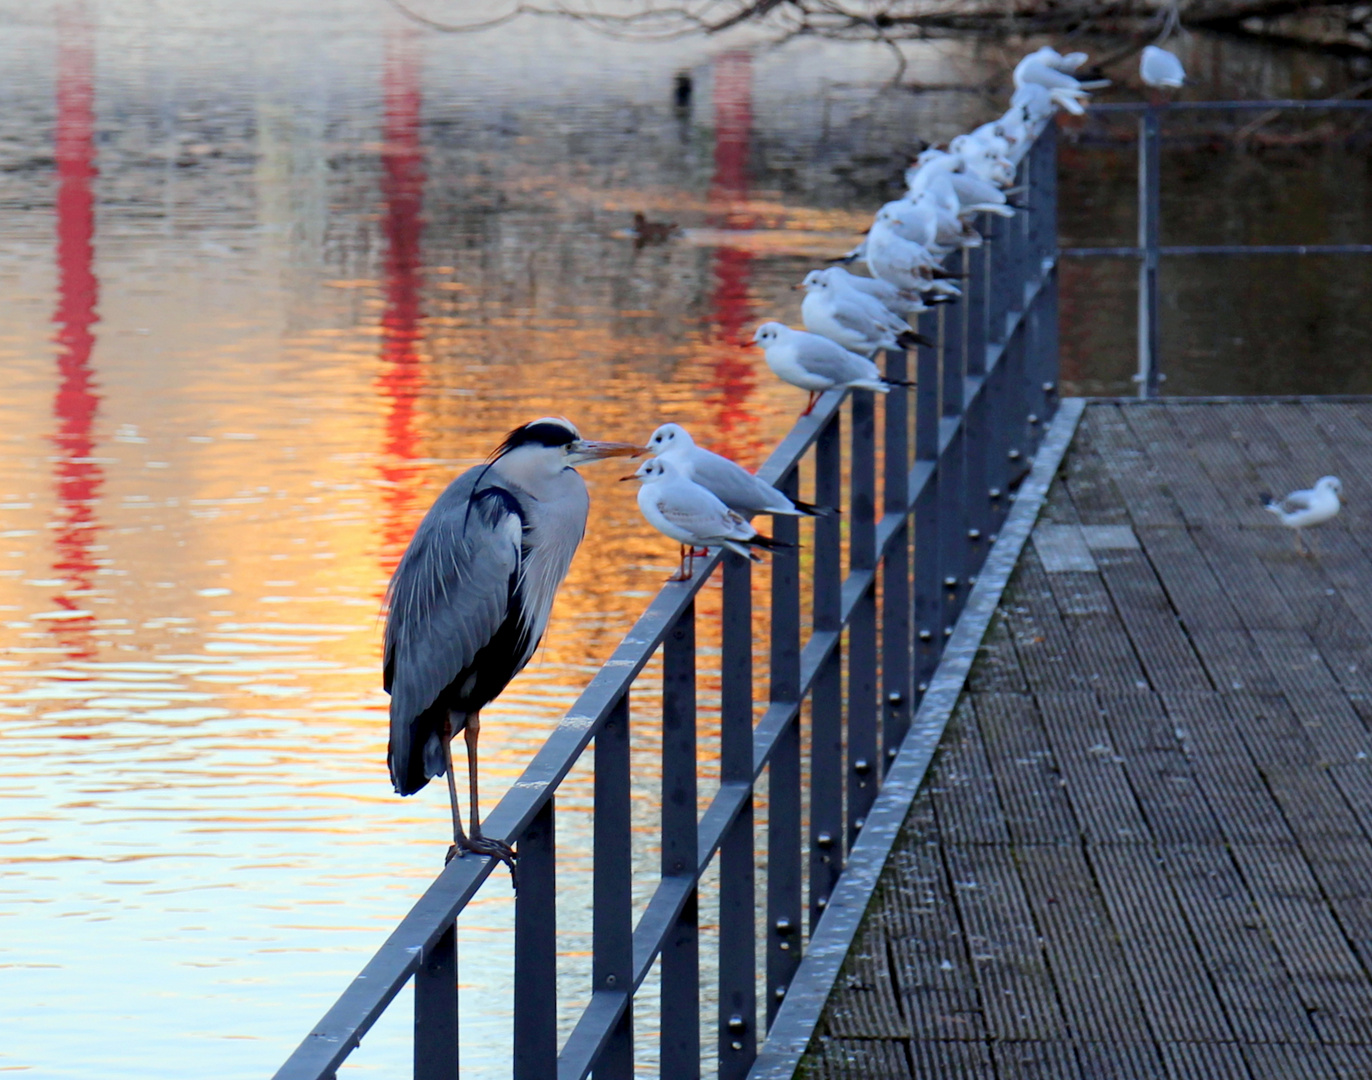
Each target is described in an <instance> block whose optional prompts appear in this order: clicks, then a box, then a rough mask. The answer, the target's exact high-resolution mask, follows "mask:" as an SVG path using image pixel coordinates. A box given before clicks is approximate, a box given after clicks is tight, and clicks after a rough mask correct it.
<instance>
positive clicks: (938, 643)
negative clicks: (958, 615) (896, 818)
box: [915, 311, 943, 705]
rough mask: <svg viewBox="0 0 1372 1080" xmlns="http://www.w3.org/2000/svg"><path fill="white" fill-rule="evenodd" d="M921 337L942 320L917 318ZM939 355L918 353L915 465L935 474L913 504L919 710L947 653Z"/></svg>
mask: <svg viewBox="0 0 1372 1080" xmlns="http://www.w3.org/2000/svg"><path fill="white" fill-rule="evenodd" d="M919 332H920V333H921V334H923V335H924V336H925V337H926V338H929V339H930V340H933V339H934V337H935V336H936V335H937V334H938V315H937V314H936V313H935V312H932V311H926V312H924V313H923V314H922V315H920V317H919ZM938 369H939V353H938V349H937V347H935V346H930V345H920V346H918V351H917V352H916V353H915V372H916V374H915V380H916V387H915V460H916V461H917V462H920V463H923V464H926V465H928V466H929V467H930V468H931V469H933V470H934V472H933V475H932V476H930V477H929V478H928V480H927V481H926V482H925V484H924V487H923V488H922V489H921V491H920V494H919V499H918V501H917V503H916V504H915V695H916V697H915V704H916V705H918V703H919V698H920V697H922V696H923V694H924V691H925V690H927V689H928V688H929V680H930V679H932V678H933V676H934V669H935V668H937V667H938V658H939V652H940V651H941V649H942V647H943V632H942V627H943V592H942V588H943V586H942V583H941V582H940V581H939V564H938V561H939V551H938V471H937V470H938V414H939V386H938Z"/></svg>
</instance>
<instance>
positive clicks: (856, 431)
mask: <svg viewBox="0 0 1372 1080" xmlns="http://www.w3.org/2000/svg"><path fill="white" fill-rule="evenodd" d="M852 402H853V430H852V437H851V439H852V452H851V454H850V455H849V459H850V460H849V469H850V475H851V480H850V485H849V506H848V527H849V534H848V566H849V569H850V570H852V571H864V570H875V569H876V538H877V532H876V510H877V506H876V503H877V446H876V403H875V401H874V396H873V394H872V392H871V391H870V390H855V391H853V394H852ZM847 743H848V774H847V781H848V784H847V786H848V799H847V803H848V846H849V847H850V848H851V847H852V845H853V843H854V842H855V841H856V840H857V834H858V833H859V832H860V831H861V830H862V826H863V825H864V824H865V823H866V821H867V811H868V810H870V809H871V807H872V800H873V799H875V798H876V793H877V778H878V777H879V776H880V775H881V769H880V764H879V763H878V761H877V597H876V575H875V574H873V575H872V583H871V585H869V586H868V587H867V588H866V589H865V590H863V593H862V595H861V596H860V597H858V599H857V602H856V603H855V604H854V605H853V611H852V614H851V616H850V617H849V621H848V739H847Z"/></svg>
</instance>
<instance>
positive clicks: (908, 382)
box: [855, 375, 916, 394]
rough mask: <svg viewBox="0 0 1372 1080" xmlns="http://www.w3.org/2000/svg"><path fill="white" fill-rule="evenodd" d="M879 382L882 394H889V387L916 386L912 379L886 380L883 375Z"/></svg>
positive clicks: (858, 384) (860, 384) (859, 384)
mask: <svg viewBox="0 0 1372 1080" xmlns="http://www.w3.org/2000/svg"><path fill="white" fill-rule="evenodd" d="M881 382H882V387H881V392H882V393H883V394H886V393H890V390H891V387H893V386H914V385H916V384H915V381H914V380H913V379H888V378H887V377H886V376H885V375H883V376H882V377H881ZM855 385H857V386H863V385H864V384H863V383H856V384H855Z"/></svg>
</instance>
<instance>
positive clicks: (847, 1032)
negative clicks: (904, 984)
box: [824, 920, 910, 1039]
mask: <svg viewBox="0 0 1372 1080" xmlns="http://www.w3.org/2000/svg"><path fill="white" fill-rule="evenodd" d="M882 931H883V926H882V923H881V922H880V921H873V920H868V921H867V922H866V923H865V924H864V925H863V929H862V933H861V935H860V936H859V937H858V940H857V941H856V943H854V945H853V948H852V950H851V951H850V952H849V953H848V957H847V959H846V960H844V962H843V970H842V971H841V972H840V973H839V977H838V981H837V982H836V983H835V984H834V989H833V992H832V993H831V994H830V995H829V1002H828V1004H827V1005H826V1006H825V1007H824V1020H825V1024H826V1027H827V1030H828V1032H829V1034H830V1035H834V1036H837V1037H841V1038H848V1039H898V1038H901V1037H902V1036H906V1035H909V1034H910V1024H909V1022H908V1021H907V1020H906V1019H905V1017H904V1015H903V1014H902V1013H901V1009H900V1005H899V1003H898V1002H897V999H896V990H895V984H894V982H893V980H892V978H891V965H890V960H889V955H888V952H887V944H886V937H885V935H884V933H883V932H882Z"/></svg>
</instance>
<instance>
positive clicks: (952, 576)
mask: <svg viewBox="0 0 1372 1080" xmlns="http://www.w3.org/2000/svg"><path fill="white" fill-rule="evenodd" d="M958 265H960V266H965V265H966V263H965V261H964V260H962V259H959V260H958ZM940 311H941V314H942V315H943V338H942V350H941V351H942V356H941V358H940V359H941V365H940V366H941V367H942V371H941V372H940V378H939V397H940V406H939V415H940V421H939V426H940V427H941V428H945V429H950V430H952V431H953V434H952V436H951V437H950V438H949V439H948V440H947V444H946V445H944V435H943V433H942V432H940V434H939V444H940V446H941V447H942V450H941V452H940V454H939V462H938V529H939V538H938V546H939V557H938V564H939V574H940V576H941V579H942V583H943V611H942V614H941V616H940V626H939V633H940V634H941V635H942V636H944V637H946V636H947V635H948V633H949V631H950V629H951V627H952V625H953V623H954V622H956V621H957V617H958V611H959V610H960V609H961V607H962V601H963V598H964V597H965V596H966V589H964V587H963V585H964V582H963V580H962V578H963V574H964V573H965V568H966V565H967V558H966V556H967V551H966V547H967V535H966V531H965V530H964V528H963V524H962V522H963V517H964V514H963V506H964V502H965V499H966V492H965V491H964V489H963V467H962V466H963V460H962V450H963V446H964V445H965V440H964V439H963V430H962V426H961V424H960V423H959V421H960V419H961V417H962V406H963V401H964V400H965V399H964V394H965V392H966V384H965V383H964V382H963V366H962V360H963V344H964V335H963V326H962V317H963V311H962V305H961V304H958V305H957V306H956V309H955V310H951V311H950V310H949V305H944V306H943V307H942V308H941V309H940Z"/></svg>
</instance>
